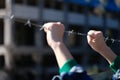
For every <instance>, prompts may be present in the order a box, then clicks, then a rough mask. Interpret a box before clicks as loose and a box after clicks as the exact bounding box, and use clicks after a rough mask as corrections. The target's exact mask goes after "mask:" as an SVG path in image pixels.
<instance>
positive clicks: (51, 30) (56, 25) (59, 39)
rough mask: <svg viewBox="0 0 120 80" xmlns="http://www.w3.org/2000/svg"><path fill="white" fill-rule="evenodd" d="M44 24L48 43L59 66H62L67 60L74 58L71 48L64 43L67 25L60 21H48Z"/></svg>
mask: <svg viewBox="0 0 120 80" xmlns="http://www.w3.org/2000/svg"><path fill="white" fill-rule="evenodd" d="M43 26H44V27H45V28H44V31H45V32H46V38H47V42H48V45H49V46H50V47H51V48H52V50H53V51H54V54H55V56H56V59H57V62H58V65H59V68H61V67H62V66H63V65H64V64H65V62H66V61H67V60H69V59H73V57H72V55H71V54H70V52H69V50H68V49H67V47H66V46H65V44H64V43H63V35H64V29H65V27H64V25H63V24H61V23H60V22H51V23H46V24H44V25H43Z"/></svg>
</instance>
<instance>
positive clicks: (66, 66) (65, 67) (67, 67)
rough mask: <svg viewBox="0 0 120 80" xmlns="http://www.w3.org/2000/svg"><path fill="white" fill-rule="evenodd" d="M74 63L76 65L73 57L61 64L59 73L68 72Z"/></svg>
mask: <svg viewBox="0 0 120 80" xmlns="http://www.w3.org/2000/svg"><path fill="white" fill-rule="evenodd" d="M75 65H77V62H76V61H75V60H74V59H70V60H68V61H67V62H66V63H65V64H64V65H63V66H62V68H61V69H60V71H59V72H60V74H61V73H62V72H69V71H70V69H71V68H72V67H73V66H75Z"/></svg>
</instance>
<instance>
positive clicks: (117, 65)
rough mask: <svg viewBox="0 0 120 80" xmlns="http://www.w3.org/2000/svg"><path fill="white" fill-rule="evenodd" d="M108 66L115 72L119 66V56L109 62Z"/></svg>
mask: <svg viewBox="0 0 120 80" xmlns="http://www.w3.org/2000/svg"><path fill="white" fill-rule="evenodd" d="M110 68H111V69H112V70H113V71H114V72H116V71H117V70H118V69H119V68H120V56H117V58H116V59H115V61H114V62H112V64H110Z"/></svg>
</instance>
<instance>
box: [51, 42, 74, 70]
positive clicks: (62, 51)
mask: <svg viewBox="0 0 120 80" xmlns="http://www.w3.org/2000/svg"><path fill="white" fill-rule="evenodd" d="M51 48H52V49H53V51H54V54H55V56H56V59H57V62H58V65H59V68H62V66H63V65H64V64H65V63H66V62H67V61H68V60H71V59H73V57H72V55H71V54H70V52H69V50H68V49H67V47H66V46H65V45H64V43H63V42H57V43H54V44H53V45H51Z"/></svg>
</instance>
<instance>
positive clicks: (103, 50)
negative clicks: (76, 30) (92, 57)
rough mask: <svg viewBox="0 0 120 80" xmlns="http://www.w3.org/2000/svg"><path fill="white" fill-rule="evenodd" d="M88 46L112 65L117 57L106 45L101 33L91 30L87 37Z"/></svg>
mask: <svg viewBox="0 0 120 80" xmlns="http://www.w3.org/2000/svg"><path fill="white" fill-rule="evenodd" d="M87 41H88V44H89V45H90V46H91V48H92V49H93V50H95V51H96V52H98V53H99V54H100V55H102V56H103V57H104V58H105V59H106V60H107V61H108V62H109V64H111V63H112V62H113V61H114V60H115V58H116V57H117V55H116V54H115V53H114V52H113V51H112V50H111V49H110V48H109V47H108V46H107V45H106V43H105V41H104V37H103V33H102V32H101V31H95V30H90V31H89V32H88V36H87Z"/></svg>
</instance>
